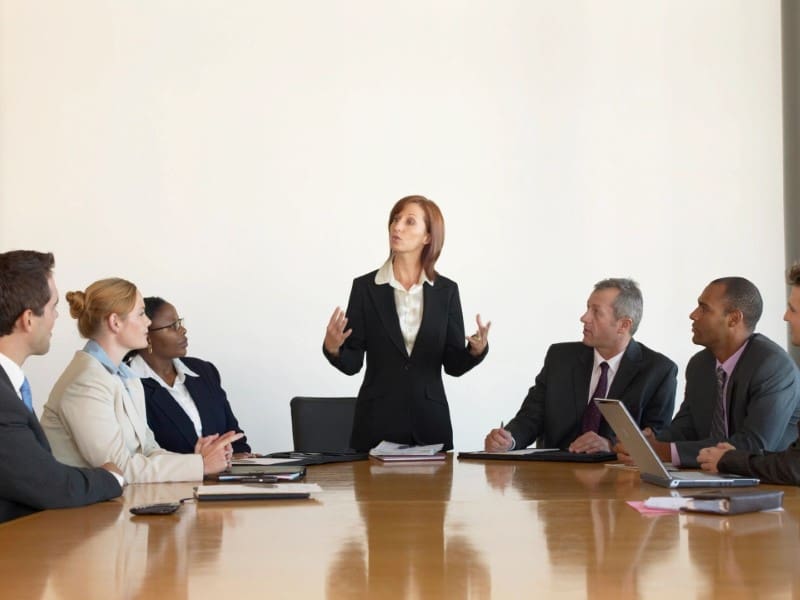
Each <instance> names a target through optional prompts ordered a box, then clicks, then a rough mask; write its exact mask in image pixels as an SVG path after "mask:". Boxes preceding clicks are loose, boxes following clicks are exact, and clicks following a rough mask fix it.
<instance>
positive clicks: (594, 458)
mask: <svg viewBox="0 0 800 600" xmlns="http://www.w3.org/2000/svg"><path fill="white" fill-rule="evenodd" d="M458 458H459V459H461V458H467V459H481V460H526V461H531V460H532V461H539V462H581V463H602V462H611V461H615V460H617V454H616V453H615V452H592V453H591V454H587V453H579V452H570V451H569V450H545V451H542V452H532V453H530V454H508V453H506V452H497V453H495V452H459V453H458Z"/></svg>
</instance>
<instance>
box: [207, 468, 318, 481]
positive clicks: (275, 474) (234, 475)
mask: <svg viewBox="0 0 800 600" xmlns="http://www.w3.org/2000/svg"><path fill="white" fill-rule="evenodd" d="M305 476H306V468H305V467H304V466H302V465H233V466H232V467H230V468H229V469H227V470H225V471H223V472H222V473H217V474H216V475H206V476H205V477H204V479H206V480H208V481H228V482H234V481H237V480H243V481H248V480H249V481H255V480H256V479H263V480H265V481H267V480H271V479H274V480H275V481H297V480H299V479H302V478H303V477H305Z"/></svg>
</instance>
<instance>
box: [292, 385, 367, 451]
mask: <svg viewBox="0 0 800 600" xmlns="http://www.w3.org/2000/svg"><path fill="white" fill-rule="evenodd" d="M289 406H290V408H291V411H292V438H293V440H294V451H295V452H348V451H351V450H350V432H351V431H352V430H353V414H354V413H355V409H356V399H355V398H308V397H303V396H297V397H295V398H292V401H291V402H290V403H289Z"/></svg>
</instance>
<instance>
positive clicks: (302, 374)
mask: <svg viewBox="0 0 800 600" xmlns="http://www.w3.org/2000/svg"><path fill="white" fill-rule="evenodd" d="M0 10H2V13H0V44H2V45H1V46H0V77H1V79H0V119H2V121H0V152H1V153H2V154H1V155H0V250H8V249H12V248H35V249H40V250H52V251H53V252H55V254H56V260H57V271H56V277H57V281H58V284H59V287H60V290H61V292H62V297H63V292H66V291H67V290H70V289H78V288H80V289H82V288H84V287H85V286H86V285H88V284H89V283H90V282H92V281H94V280H96V279H99V278H101V277H106V276H112V275H116V276H123V277H126V278H128V279H130V280H132V281H134V282H135V283H137V285H139V287H140V289H141V290H142V291H143V292H144V293H145V295H150V294H155V295H162V296H164V297H166V298H167V299H169V300H170V301H172V302H173V303H174V304H175V305H176V306H177V307H178V310H179V312H180V314H181V315H182V316H184V317H186V319H187V321H188V325H189V334H190V344H191V345H190V351H191V353H192V354H194V355H197V356H200V357H203V358H206V359H208V360H211V361H213V362H215V363H216V364H217V365H218V367H219V368H220V371H221V372H222V375H223V383H224V385H225V387H226V389H227V390H228V393H229V396H230V398H231V400H232V402H233V404H234V408H235V411H236V413H237V415H238V416H239V419H240V422H241V424H242V425H243V427H244V428H245V430H246V432H247V433H248V435H249V437H250V438H251V440H252V441H253V443H254V444H253V445H254V446H255V448H257V449H260V450H262V451H272V450H278V449H285V448H288V447H290V446H291V430H290V422H289V399H290V398H291V397H292V396H294V395H355V393H356V391H357V389H358V386H359V384H360V381H361V377H360V376H356V377H352V378H348V377H346V376H344V375H342V374H340V373H339V372H338V371H336V370H334V369H333V368H332V367H330V366H329V365H328V364H327V362H326V361H325V360H324V358H323V357H322V354H321V351H320V346H321V341H322V337H323V332H324V327H325V324H326V322H327V319H328V316H329V314H330V313H331V311H332V310H333V308H334V306H336V305H337V304H344V303H346V301H347V295H348V292H349V289H350V281H351V279H352V278H353V277H354V276H356V275H359V274H362V273H365V272H367V271H369V270H372V269H374V268H376V267H377V266H379V264H380V263H381V262H382V261H383V259H384V258H385V254H386V252H387V244H386V237H387V236H386V229H385V226H386V219H387V215H388V211H389V209H390V207H391V205H392V204H393V203H394V201H395V200H397V199H398V198H400V197H402V196H404V195H407V194H411V193H421V194H425V195H427V196H429V197H431V198H433V199H434V200H436V201H437V202H438V203H439V204H440V206H441V208H442V210H443V212H444V215H445V219H446V223H447V240H446V243H445V247H444V252H443V255H442V258H441V260H440V262H439V265H438V266H439V269H440V271H441V272H442V273H443V274H445V275H447V276H449V277H451V278H453V279H455V280H456V281H458V282H459V284H460V287H461V295H462V303H463V306H464V311H465V320H466V321H467V325H468V329H470V330H472V325H471V324H472V323H473V319H474V315H475V313H476V312H480V313H481V314H482V315H483V316H484V317H485V318H488V319H491V320H492V322H493V328H492V334H491V351H490V354H489V357H488V359H487V360H486V361H485V362H484V363H483V365H481V366H480V367H479V368H477V369H476V370H474V371H473V372H471V373H468V374H467V375H465V376H464V377H462V378H461V379H452V378H446V381H445V386H446V388H447V391H448V395H449V399H450V404H451V409H452V415H453V422H454V427H455V436H456V439H455V442H456V447H461V448H476V447H479V446H480V445H481V444H482V439H483V435H484V433H485V431H486V430H487V429H488V428H490V427H492V426H496V425H497V424H498V423H499V421H500V420H501V419H504V420H506V421H507V420H508V419H510V418H511V417H512V416H513V414H514V412H515V411H516V409H517V407H518V406H519V403H520V401H521V400H522V398H523V397H524V395H525V393H526V391H527V388H528V386H529V385H531V383H532V381H533V378H534V376H535V375H536V373H537V372H538V369H539V368H540V366H541V362H542V358H543V356H544V352H545V350H546V348H547V346H548V345H549V344H550V343H552V342H555V341H563V340H574V339H579V337H580V324H579V323H578V317H579V315H580V314H581V312H582V310H583V306H584V303H585V300H586V297H587V296H588V293H589V291H590V289H591V285H592V284H593V283H594V282H595V281H596V280H598V279H600V278H603V277H605V276H632V277H634V278H636V279H637V280H638V281H639V282H640V283H641V285H642V289H643V291H644V294H645V317H644V322H643V324H642V327H641V329H640V332H639V334H638V336H637V337H638V339H639V340H640V341H642V342H644V343H645V344H648V345H650V346H651V347H654V348H656V349H658V350H661V351H662V352H664V353H666V354H667V355H669V356H671V357H672V358H673V359H674V360H675V361H676V362H677V363H678V364H679V365H680V366H681V368H682V367H683V365H685V363H686V360H687V359H688V357H689V356H690V355H691V354H692V353H693V352H695V351H696V350H697V347H695V346H693V345H692V344H691V341H690V330H689V320H688V318H687V315H688V313H689V311H690V310H691V309H692V308H693V307H694V303H695V300H696V298H697V296H698V294H699V293H700V291H701V290H702V288H703V286H704V285H705V284H706V283H707V282H708V281H709V280H710V279H712V278H714V277H717V276H722V275H730V274H738V275H743V276H746V277H749V278H751V279H752V280H753V281H754V282H755V283H756V285H758V286H759V287H760V289H761V291H762V293H763V295H764V299H765V316H764V318H763V320H762V323H761V325H760V327H759V329H760V331H762V332H763V333H766V334H767V335H769V336H771V337H773V339H776V340H777V341H778V342H779V343H783V342H784V339H785V329H784V325H783V323H782V322H781V320H780V317H781V315H782V312H783V306H784V300H785V296H784V295H785V288H784V285H783V281H782V270H783V225H782V223H783V213H782V188H781V177H782V167H781V161H782V152H781V104H780V101H781V84H780V6H779V3H778V2H777V0H770V1H760V2H751V1H748V0H741V1H733V0H714V1H712V0H707V1H703V2H696V1H694V0H685V1H674V2H642V1H641V0H624V1H622V0H620V1H607V2H590V1H586V2H578V1H570V2H560V1H553V2H546V1H531V0H520V1H518V2H512V1H509V0H493V1H488V0H487V1H477V2H462V1H438V2H429V1H413V0H412V1H406V2H403V3H388V2H374V1H372V0H363V1H362V0H352V1H347V2H345V1H339V2H334V1H326V0H317V1H309V2H302V3H300V2H296V3H288V2H277V1H274V2H268V1H256V0H251V1H242V0H238V1H237V2H227V1H219V0H207V1H204V2H200V1H197V0H186V1H177V0H171V1H169V0H159V1H138V2H126V1H100V0H80V1H78V2H73V1H57V0H32V1H31V0H0ZM81 344H82V342H81V340H80V339H79V337H78V335H77V332H76V328H75V324H74V322H73V320H72V319H71V318H70V317H69V315H68V311H67V310H66V302H64V301H63V300H62V316H61V318H60V319H59V321H58V322H57V325H56V330H55V333H54V340H53V348H52V350H51V352H50V354H49V355H48V356H47V357H44V358H33V359H31V360H29V361H28V363H27V364H26V370H27V371H28V373H29V374H30V376H31V379H32V383H33V388H34V394H35V398H36V405H37V409H38V410H40V409H41V405H42V404H43V403H44V401H45V400H46V396H47V393H48V392H49V389H50V386H51V385H52V383H53V382H54V381H55V379H56V377H57V376H58V374H59V373H60V372H61V370H62V369H63V368H64V366H65V365H66V363H67V362H68V361H69V358H70V356H71V354H72V352H73V351H74V350H75V349H77V348H79V347H80V346H81ZM681 377H682V375H681ZM680 388H682V382H681V383H679V389H680Z"/></svg>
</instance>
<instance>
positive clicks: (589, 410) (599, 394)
mask: <svg viewBox="0 0 800 600" xmlns="http://www.w3.org/2000/svg"><path fill="white" fill-rule="evenodd" d="M607 388H608V363H607V362H601V363H600V379H598V380H597V387H596V388H595V389H594V394H592V397H591V398H590V399H589V404H587V405H586V409H585V410H584V411H583V418H582V419H581V433H586V432H587V431H594V432H595V433H597V432H598V431H600V424H601V423H602V422H603V415H601V414H600V409H599V408H597V405H596V404H595V403H594V402H593V400H594V399H595V398H605V397H606V393H607V391H608V390H607Z"/></svg>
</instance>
